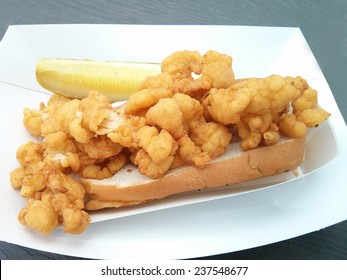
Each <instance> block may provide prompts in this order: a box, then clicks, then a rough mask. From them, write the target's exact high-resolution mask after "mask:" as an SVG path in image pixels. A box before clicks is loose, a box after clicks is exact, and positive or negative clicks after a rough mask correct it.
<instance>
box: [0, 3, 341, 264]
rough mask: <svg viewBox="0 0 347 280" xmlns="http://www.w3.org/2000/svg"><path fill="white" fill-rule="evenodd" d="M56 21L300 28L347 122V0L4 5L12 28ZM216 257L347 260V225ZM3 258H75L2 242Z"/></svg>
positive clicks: (3, 18) (3, 16) (2, 23)
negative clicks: (19, 25) (17, 25)
mask: <svg viewBox="0 0 347 280" xmlns="http://www.w3.org/2000/svg"><path fill="white" fill-rule="evenodd" d="M50 23H55V24H56V23H58V24H59V23H61V24H62V23H97V24H101V23H114V24H213V25H214V24H217V25H219V24H222V25H260V26H291V27H300V28H301V30H302V32H303V34H304V36H305V38H306V40H307V41H308V43H309V45H310V47H311V50H312V52H313V53H314V55H315V57H316V59H317V61H318V63H319V65H320V67H321V69H322V71H323V73H324V75H325V77H326V79H327V81H328V83H329V85H330V88H331V90H332V92H333V94H334V97H335V99H336V101H337V104H338V106H339V108H340V110H341V113H342V115H343V116H344V119H345V120H346V118H347V98H346V92H345V89H346V87H347V78H346V77H345V76H346V65H347V1H345V0H316V1H315V0H258V1H256V0H253V1H251V0H238V1H237V0H232V1H226V0H215V1H192V0H191V1H174V0H171V1H159V0H153V1H147V0H139V1H137V0H127V1H124V0H121V1H118V0H117V1H110V0H99V1H97V0H93V1H86V0H78V1H73V0H60V1H57V0H37V1H36V0H26V1H24V0H23V1H20V0H0V40H1V38H2V37H3V35H4V33H5V32H6V29H7V27H8V26H9V25H16V24H50ZM209 258H212V259H347V221H344V222H342V223H339V224H337V225H334V226H331V227H328V228H326V229H323V230H320V231H317V232H313V233H311V234H307V235H304V236H300V237H297V238H294V239H290V240H287V241H283V242H279V243H275V244H270V245H267V246H262V247H258V248H254V249H249V250H245V251H240V252H233V253H229V254H223V255H217V256H210V257H209ZM0 259H74V258H73V257H69V256H62V255H56V254H52V253H45V252H41V251H37V250H32V249H28V248H24V247H21V246H17V245H13V244H8V243H5V242H0Z"/></svg>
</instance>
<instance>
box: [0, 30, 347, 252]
mask: <svg viewBox="0 0 347 280" xmlns="http://www.w3.org/2000/svg"><path fill="white" fill-rule="evenodd" d="M192 34H194V40H191V39H190V38H192ZM159 38H160V40H159ZM144 39H146V40H144ZM139 42H142V43H139ZM254 46H256V48H255V47H254ZM181 49H192V50H198V51H200V52H201V53H204V52H205V51H206V50H209V49H214V50H217V51H220V52H224V53H227V54H230V55H232V57H233V59H234V67H233V68H234V71H235V73H236V75H237V77H238V78H242V77H263V76H266V75H269V74H273V73H276V74H281V75H292V76H293V75H301V76H302V77H304V78H306V79H307V80H308V81H309V83H310V85H311V86H312V87H314V88H315V89H317V90H318V91H319V98H320V99H319V101H320V104H323V107H324V108H325V109H326V110H328V111H329V112H331V113H332V116H331V118H330V120H329V121H328V122H326V123H325V124H323V125H321V126H320V127H319V128H318V129H314V130H311V131H310V132H309V134H308V137H307V143H308V145H307V147H308V149H307V156H306V160H305V162H304V164H303V165H302V166H301V168H300V169H299V171H300V173H301V175H300V176H299V177H298V178H295V176H293V175H292V174H291V173H288V174H284V175H279V176H274V177H271V178H266V179H262V180H257V181H253V182H249V183H244V184H240V185H238V186H237V187H234V188H232V189H230V188H220V189H216V190H209V191H206V192H200V193H197V192H194V193H190V194H186V195H177V196H173V197H171V198H168V199H164V200H161V201H158V202H154V203H151V204H148V205H143V206H141V207H130V208H124V209H121V210H108V211H100V212H97V213H95V214H93V215H92V221H93V222H96V221H103V222H102V223H101V222H99V223H94V224H92V225H90V227H89V228H88V229H87V231H86V232H84V233H83V234H81V235H78V236H71V235H67V234H65V233H63V232H62V230H57V231H55V232H54V233H53V234H51V235H49V236H41V235H40V234H37V233H35V232H33V231H31V230H30V229H27V228H25V227H23V226H21V225H20V224H19V222H18V221H17V219H16V215H17V213H18V212H19V210H20V209H21V208H22V207H23V205H24V200H23V199H22V198H21V197H20V196H19V194H18V192H16V191H14V190H13V189H12V188H11V187H10V183H9V172H10V171H11V170H12V169H14V168H16V167H17V165H18V163H17V162H16V159H15V151H16V149H17V147H18V146H19V145H20V144H22V143H24V142H26V141H28V140H29V139H30V136H29V135H28V133H27V132H26V131H25V129H24V127H23V126H22V125H21V123H22V110H23V108H24V107H29V108H37V107H38V104H39V102H41V101H46V100H47V99H48V98H49V95H48V94H47V92H46V91H45V90H43V89H42V88H41V87H40V86H39V85H38V84H37V82H36V79H35V64H36V61H37V59H39V58H40V57H44V56H46V57H69V58H89V59H100V60H128V61H130V60H132V61H153V62H160V61H161V60H162V58H163V57H165V56H167V55H168V54H170V53H171V52H173V51H176V50H181ZM255 61H256V63H255ZM0 94H2V95H6V97H5V98H4V100H6V102H2V103H1V105H0V106H1V111H0V114H1V115H0V117H1V118H0V128H1V131H3V132H4V131H6V132H7V133H6V137H5V138H3V140H2V143H3V145H1V146H0V149H1V155H2V158H3V159H5V160H6V162H7V163H8V164H7V165H6V166H4V168H2V170H1V171H0V181H1V185H2V188H1V189H0V224H1V229H0V239H1V240H4V241H8V242H12V243H16V244H19V245H23V246H27V247H31V248H35V249H40V250H45V251H51V252H56V253H61V254H67V255H74V256H81V257H90V258H133V257H139V258H189V257H198V256H204V255H211V254H218V253H224V252H231V251H235V250H241V249H246V248H251V247H254V246H260V245H264V244H269V243H272V242H276V241H280V240H283V239H287V238H291V237H295V236H298V235H301V234H305V233H308V232H311V231H315V230H318V229H321V228H324V227H326V226H329V225H332V224H334V223H337V222H340V221H343V220H345V219H346V218H347V206H346V205H347V203H346V202H347V191H346V188H345V187H344V185H345V183H346V181H347V180H346V179H347V175H346V173H345V172H342V168H341V167H342V166H343V162H344V161H345V160H346V143H347V141H346V139H347V132H346V125H345V123H344V120H343V118H342V116H341V113H340V112H339V109H338V107H337V105H336V103H335V101H334V98H333V95H332V93H331V91H330V89H329V86H328V85H327V83H326V80H325V78H324V76H323V74H322V72H321V70H320V68H319V66H318V64H317V62H316V60H315V58H314V56H313V55H312V53H311V51H310V49H309V47H308V45H307V43H306V41H305V39H304V37H303V35H302V33H301V31H300V30H299V29H298V28H270V27H243V26H134V25H133V26H131V25H130V26H129V25H38V26H11V27H10V28H9V30H8V31H7V33H6V34H5V36H4V39H3V41H2V43H1V45H0ZM9 119H11V121H9ZM266 186H267V188H264V187H266ZM259 187H262V189H261V190H257V189H259ZM178 206H179V207H178ZM107 220H108V221H107Z"/></svg>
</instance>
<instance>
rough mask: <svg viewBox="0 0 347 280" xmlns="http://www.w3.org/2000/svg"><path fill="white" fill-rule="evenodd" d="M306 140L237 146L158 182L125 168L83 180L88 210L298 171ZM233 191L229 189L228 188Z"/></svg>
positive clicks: (119, 205)
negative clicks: (202, 164) (199, 166)
mask: <svg viewBox="0 0 347 280" xmlns="http://www.w3.org/2000/svg"><path fill="white" fill-rule="evenodd" d="M304 153H305V138H304V137H303V138H286V139H281V141H280V142H279V143H278V144H276V145H273V146H267V147H259V148H256V149H253V150H249V151H246V152H244V151H242V149H241V147H240V144H239V143H232V144H230V145H229V147H228V149H227V151H226V153H225V154H224V155H222V156H220V157H219V158H217V159H215V160H214V161H211V162H210V163H208V164H207V165H206V166H205V167H204V168H197V167H195V166H183V167H180V168H177V169H174V170H172V171H170V172H168V173H167V174H166V175H165V176H164V177H162V178H160V179H150V178H148V177H146V176H144V175H142V174H141V173H140V172H139V171H138V169H137V168H136V167H135V166H132V165H128V166H125V167H124V168H123V169H122V170H121V171H119V172H118V173H117V174H115V175H114V176H113V177H112V178H108V179H103V180H94V179H82V184H83V186H84V188H85V190H86V193H87V194H88V196H89V198H90V199H91V200H90V201H89V202H88V203H87V204H86V209H87V210H97V209H100V208H106V207H121V206H127V205H134V204H140V203H144V202H147V201H151V200H154V199H161V198H164V197H167V196H170V195H172V194H176V193H181V192H187V191H192V190H199V189H204V188H213V187H218V186H223V185H232V184H236V183H240V182H245V181H250V180H255V179H258V178H261V177H266V176H271V175H275V174H279V173H283V172H286V171H289V170H294V169H295V168H297V167H298V166H299V165H300V164H301V163H302V161H303V159H304ZM230 187H232V186H230Z"/></svg>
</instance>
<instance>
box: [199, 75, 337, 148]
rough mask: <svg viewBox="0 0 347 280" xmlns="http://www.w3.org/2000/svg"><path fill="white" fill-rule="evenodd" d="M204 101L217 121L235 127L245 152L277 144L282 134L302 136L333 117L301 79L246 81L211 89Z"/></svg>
mask: <svg viewBox="0 0 347 280" xmlns="http://www.w3.org/2000/svg"><path fill="white" fill-rule="evenodd" d="M203 102H204V105H205V106H206V108H207V110H208V113H209V115H210V116H211V117H212V118H213V119H214V120H216V121H217V122H220V123H222V124H224V125H234V126H235V128H236V130H237V132H238V135H239V136H240V138H241V141H242V147H243V148H244V149H245V150H248V149H253V148H256V147H257V146H258V145H260V144H261V143H264V144H265V145H273V144H276V143H277V142H278V140H279V138H280V134H283V135H285V136H289V137H294V138H298V137H302V136H304V135H305V134H306V130H307V127H313V126H317V125H319V124H320V123H322V122H323V121H325V120H326V119H327V118H328V117H329V116H330V114H329V113H327V112H326V111H325V110H323V109H321V108H317V92H316V91H315V90H313V89H312V88H310V87H309V86H308V84H307V82H306V80H304V79H302V78H301V77H281V76H278V75H271V76H269V77H266V78H264V79H246V80H243V81H241V82H239V83H236V84H234V85H232V86H230V87H229V88H226V89H219V90H218V89H211V90H210V92H209V95H208V96H207V97H206V98H205V99H204V101H203ZM291 107H293V110H291Z"/></svg>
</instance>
